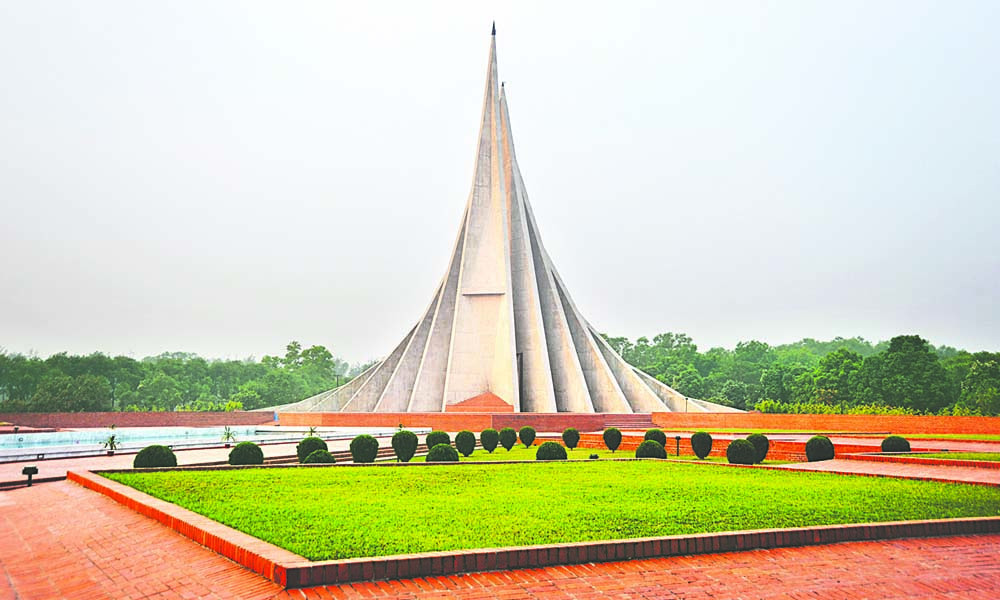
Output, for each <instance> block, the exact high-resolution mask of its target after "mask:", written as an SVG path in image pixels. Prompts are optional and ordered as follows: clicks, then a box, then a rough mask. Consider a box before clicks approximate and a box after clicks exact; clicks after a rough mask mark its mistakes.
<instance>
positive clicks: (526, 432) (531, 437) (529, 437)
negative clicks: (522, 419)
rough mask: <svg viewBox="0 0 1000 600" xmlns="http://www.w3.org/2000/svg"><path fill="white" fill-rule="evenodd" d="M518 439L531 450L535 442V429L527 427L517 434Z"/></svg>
mask: <svg viewBox="0 0 1000 600" xmlns="http://www.w3.org/2000/svg"><path fill="white" fill-rule="evenodd" d="M517 437H518V439H520V440H521V443H522V444H524V447H525V448H530V447H531V444H533V443H534V442H535V428H534V427H530V426H528V425H525V426H524V427H522V428H521V430H520V431H518V432H517Z"/></svg>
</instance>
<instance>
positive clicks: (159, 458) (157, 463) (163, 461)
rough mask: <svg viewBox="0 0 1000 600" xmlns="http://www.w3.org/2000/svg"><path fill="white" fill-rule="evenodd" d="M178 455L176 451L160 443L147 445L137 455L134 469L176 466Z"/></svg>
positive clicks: (133, 464)
mask: <svg viewBox="0 0 1000 600" xmlns="http://www.w3.org/2000/svg"><path fill="white" fill-rule="evenodd" d="M176 466H177V455H175V454H174V451H173V450H171V449H170V448H167V447H166V446H161V445H160V444H153V445H152V446H146V447H145V448H143V449H142V450H139V453H138V454H136V455H135V460H133V461H132V468H133V469H153V468H156V467H176Z"/></svg>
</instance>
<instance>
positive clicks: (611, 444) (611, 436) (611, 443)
mask: <svg viewBox="0 0 1000 600" xmlns="http://www.w3.org/2000/svg"><path fill="white" fill-rule="evenodd" d="M603 437H604V445H605V446H607V447H608V450H611V451H612V452H614V451H615V450H617V449H618V446H621V445H622V432H621V431H619V430H618V428H617V427H608V428H607V429H605V430H604V436H603Z"/></svg>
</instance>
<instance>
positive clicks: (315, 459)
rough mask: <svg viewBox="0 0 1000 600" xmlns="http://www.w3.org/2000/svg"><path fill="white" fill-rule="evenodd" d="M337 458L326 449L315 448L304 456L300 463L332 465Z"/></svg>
mask: <svg viewBox="0 0 1000 600" xmlns="http://www.w3.org/2000/svg"><path fill="white" fill-rule="evenodd" d="M335 462H337V459H336V458H335V457H334V456H333V455H332V454H330V453H329V452H327V451H326V450H322V449H320V450H316V451H314V452H313V453H312V454H310V455H309V456H307V457H306V459H305V460H304V461H302V464H306V465H332V464H333V463H335Z"/></svg>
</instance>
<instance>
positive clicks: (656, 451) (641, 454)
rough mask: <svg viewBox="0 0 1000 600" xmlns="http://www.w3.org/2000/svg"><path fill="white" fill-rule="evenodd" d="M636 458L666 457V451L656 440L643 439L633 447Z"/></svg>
mask: <svg viewBox="0 0 1000 600" xmlns="http://www.w3.org/2000/svg"><path fill="white" fill-rule="evenodd" d="M635 457H636V458H666V457H667V451H666V450H665V449H664V448H663V444H661V443H660V442H658V441H656V440H645V441H644V442H642V443H641V444H639V447H638V448H636V449H635Z"/></svg>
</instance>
